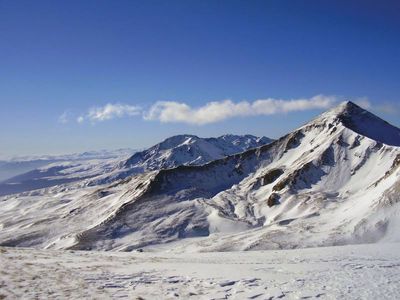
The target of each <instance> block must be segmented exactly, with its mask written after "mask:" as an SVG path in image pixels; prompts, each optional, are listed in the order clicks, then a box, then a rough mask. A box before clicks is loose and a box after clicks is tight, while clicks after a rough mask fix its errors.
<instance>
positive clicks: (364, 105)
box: [354, 97, 372, 109]
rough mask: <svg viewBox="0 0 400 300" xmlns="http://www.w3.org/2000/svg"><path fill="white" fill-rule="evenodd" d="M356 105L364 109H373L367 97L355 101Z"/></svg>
mask: <svg viewBox="0 0 400 300" xmlns="http://www.w3.org/2000/svg"><path fill="white" fill-rule="evenodd" d="M354 103H355V104H357V105H358V106H360V107H362V108H364V109H371V107H372V104H371V102H369V100H368V98H366V97H363V98H358V99H356V100H354Z"/></svg>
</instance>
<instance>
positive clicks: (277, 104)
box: [143, 95, 339, 125]
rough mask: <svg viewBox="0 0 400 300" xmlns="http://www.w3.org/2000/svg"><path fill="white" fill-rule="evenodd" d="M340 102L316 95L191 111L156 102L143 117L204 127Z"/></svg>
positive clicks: (219, 103) (230, 103) (175, 104)
mask: <svg viewBox="0 0 400 300" xmlns="http://www.w3.org/2000/svg"><path fill="white" fill-rule="evenodd" d="M338 100H339V99H338V98H337V97H334V96H324V95H317V96H314V97H312V98H308V99H292V100H282V99H273V98H268V99H261V100H256V101H254V102H248V101H241V102H237V103H235V102H233V101H232V100H223V101H214V102H209V103H207V104H205V105H204V106H201V107H197V108H192V107H190V106H189V105H188V104H185V103H179V102H175V101H159V102H156V103H155V104H154V105H153V106H152V107H151V108H150V110H149V111H148V112H146V113H145V114H144V115H143V117H144V119H145V120H159V121H161V122H165V123H168V122H182V123H188V124H196V125H204V124H209V123H215V122H218V121H222V120H226V119H229V118H233V117H244V116H257V115H273V114H278V113H287V112H293V111H304V110H310V109H327V108H329V107H331V106H332V105H333V104H334V103H335V102H337V101H338Z"/></svg>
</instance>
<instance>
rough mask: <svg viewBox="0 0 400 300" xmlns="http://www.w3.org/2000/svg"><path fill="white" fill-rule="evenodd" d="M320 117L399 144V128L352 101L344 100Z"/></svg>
mask: <svg viewBox="0 0 400 300" xmlns="http://www.w3.org/2000/svg"><path fill="white" fill-rule="evenodd" d="M320 119H334V120H336V121H338V122H340V123H341V124H342V125H343V126H345V127H346V128H348V129H350V130H352V131H354V132H356V133H358V134H360V135H363V136H366V137H368V138H370V139H373V140H375V141H377V142H380V143H384V144H387V145H390V146H400V129H399V128H397V127H395V126H393V125H391V124H389V123H388V122H386V121H385V120H382V119H381V118H379V117H378V116H376V115H374V114H373V113H371V112H369V111H367V110H365V109H364V108H362V107H360V106H358V105H357V104H355V103H354V102H351V101H344V102H342V103H340V104H339V105H338V106H336V107H334V108H333V109H331V110H329V111H328V112H326V113H325V114H322V115H321V117H320Z"/></svg>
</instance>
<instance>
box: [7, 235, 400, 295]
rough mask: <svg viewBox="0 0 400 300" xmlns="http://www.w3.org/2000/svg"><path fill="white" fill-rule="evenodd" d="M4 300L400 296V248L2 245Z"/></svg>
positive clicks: (356, 246) (355, 246)
mask: <svg viewBox="0 0 400 300" xmlns="http://www.w3.org/2000/svg"><path fill="white" fill-rule="evenodd" d="M0 262H1V266H2V267H1V270H0V274H1V275H0V287H1V289H0V294H1V295H0V298H1V299H3V298H6V299H8V298H10V299H22V298H24V299H52V298H68V299H83V298H86V299H87V298H96V299H108V298H126V299H135V297H136V299H177V298H182V299H278V298H281V299H306V298H321V299H340V298H345V299H399V298H400V290H399V289H398V287H399V285H400V243H394V244H369V245H352V246H341V247H326V248H310V249H298V250H277V251H254V252H226V253H223V252H219V253H216V252H214V253H196V254H193V253H185V254H173V253H172V252H169V253H168V252H163V253H126V252H125V253H120V252H94V251H90V252H89V251H88V252H85V251H75V252H73V251H54V250H33V249H21V248H0Z"/></svg>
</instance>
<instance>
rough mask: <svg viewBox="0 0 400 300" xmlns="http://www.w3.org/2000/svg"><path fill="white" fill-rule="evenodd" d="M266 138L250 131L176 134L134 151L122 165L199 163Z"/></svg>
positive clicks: (144, 167) (153, 167)
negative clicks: (205, 135)
mask: <svg viewBox="0 0 400 300" xmlns="http://www.w3.org/2000/svg"><path fill="white" fill-rule="evenodd" d="M270 142H272V140H271V139H269V138H266V137H261V138H258V137H255V136H253V135H244V136H240V135H223V136H220V137H218V138H199V137H197V136H195V135H177V136H173V137H170V138H168V139H166V140H165V141H163V142H161V143H159V144H157V145H155V146H153V147H151V148H149V149H148V150H145V151H142V152H138V153H135V154H134V155H133V156H132V157H131V158H129V159H128V160H127V162H126V166H129V167H130V168H132V169H138V170H141V171H149V170H159V169H167V168H173V167H177V166H180V165H202V164H205V163H208V162H210V161H212V160H216V159H220V158H223V157H225V156H228V155H232V154H235V153H239V152H243V151H245V150H248V149H251V148H256V147H259V146H262V145H265V144H268V143H270Z"/></svg>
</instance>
